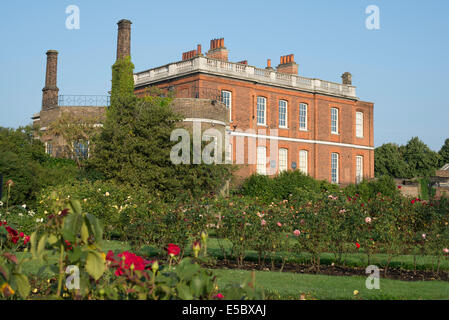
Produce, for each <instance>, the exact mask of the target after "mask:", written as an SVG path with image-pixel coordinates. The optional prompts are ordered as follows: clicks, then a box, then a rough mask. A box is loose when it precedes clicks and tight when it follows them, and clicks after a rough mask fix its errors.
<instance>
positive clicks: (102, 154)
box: [90, 57, 229, 200]
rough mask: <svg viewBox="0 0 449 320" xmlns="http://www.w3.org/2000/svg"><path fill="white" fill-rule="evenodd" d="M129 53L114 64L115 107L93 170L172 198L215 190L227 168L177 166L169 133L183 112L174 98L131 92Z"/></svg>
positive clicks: (100, 139)
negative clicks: (173, 106)
mask: <svg viewBox="0 0 449 320" xmlns="http://www.w3.org/2000/svg"><path fill="white" fill-rule="evenodd" d="M132 69H133V68H132V63H131V62H130V59H129V57H128V58H126V59H124V60H120V61H117V62H116V64H115V65H114V67H113V80H112V92H111V106H110V108H109V109H108V111H107V117H106V121H105V123H104V126H103V129H102V131H101V134H100V135H99V137H98V139H96V141H94V144H95V152H94V153H93V157H92V159H91V161H90V168H94V169H95V170H97V171H98V172H100V173H101V174H102V175H103V176H104V177H105V178H106V179H112V180H114V181H116V182H117V183H127V184H130V185H132V186H135V187H138V188H145V189H147V190H151V192H152V193H153V194H155V195H157V196H158V197H164V198H166V199H170V200H172V199H174V198H176V197H177V196H178V195H179V194H181V193H186V192H187V193H190V194H191V195H192V196H197V195H201V194H204V193H207V194H208V193H213V192H216V191H217V190H218V188H219V187H220V186H221V185H222V184H223V183H224V181H225V180H226V179H227V178H229V170H228V169H227V168H226V166H215V165H214V166H213V165H209V166H206V165H175V164H173V163H172V161H171V159H170V151H171V150H172V147H173V146H174V145H175V142H172V141H170V135H171V133H172V131H173V130H174V129H175V128H176V125H177V123H178V122H179V121H180V120H182V116H180V115H178V114H175V113H174V112H173V111H172V109H171V107H170V104H171V101H172V100H171V98H166V97H162V96H161V95H159V96H157V95H156V96H148V97H145V98H137V97H135V96H134V94H133V88H134V80H133V76H132Z"/></svg>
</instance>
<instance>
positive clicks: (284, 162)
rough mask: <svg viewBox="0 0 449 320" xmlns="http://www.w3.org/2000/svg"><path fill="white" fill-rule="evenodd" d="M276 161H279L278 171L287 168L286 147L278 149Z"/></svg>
mask: <svg viewBox="0 0 449 320" xmlns="http://www.w3.org/2000/svg"><path fill="white" fill-rule="evenodd" d="M281 155H282V156H281ZM278 161H279V172H283V171H287V170H288V149H286V148H280V149H279V154H278Z"/></svg>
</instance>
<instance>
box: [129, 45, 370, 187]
mask: <svg viewBox="0 0 449 320" xmlns="http://www.w3.org/2000/svg"><path fill="white" fill-rule="evenodd" d="M134 82H135V92H136V94H137V95H144V94H145V92H146V89H147V88H148V87H150V86H157V87H159V88H164V89H167V90H170V91H174V92H175V93H176V97H179V98H199V99H211V100H221V101H222V102H224V103H225V104H226V106H227V107H228V108H229V110H230V125H229V127H228V128H227V131H228V135H229V143H228V144H227V151H228V157H229V160H230V161H231V162H232V163H234V164H242V167H241V169H240V171H239V174H240V175H241V176H243V177H245V176H248V175H250V174H252V173H254V172H259V173H261V174H275V173H277V172H279V171H283V170H302V171H304V172H306V173H307V174H309V175H310V176H312V177H314V178H316V179H323V180H328V181H331V182H334V183H339V184H348V183H356V182H358V181H361V179H368V178H373V177H374V138H373V107H374V105H373V103H371V102H365V101H361V100H359V99H358V97H357V96H356V92H355V87H354V86H352V79H351V74H350V73H348V72H346V73H344V74H343V75H342V83H341V84H340V83H333V82H328V81H323V80H319V79H310V78H305V77H301V76H299V75H298V64H296V62H295V61H294V56H293V54H290V55H287V56H282V57H281V58H280V64H279V65H278V66H277V67H276V69H274V68H272V67H271V60H268V61H267V66H266V68H257V67H254V66H251V65H248V63H247V61H241V62H237V63H235V62H230V61H228V50H227V49H226V47H225V46H224V39H214V40H211V45H210V50H209V51H208V52H207V53H206V54H205V55H203V54H202V53H201V45H198V47H197V49H196V50H192V51H189V52H185V53H183V54H182V61H179V62H174V63H169V64H167V65H164V66H161V67H157V68H153V69H150V70H146V71H143V72H138V73H136V74H135V75H134ZM203 120H204V119H203ZM251 139H252V140H254V141H255V142H250V140H251ZM276 143H277V145H276ZM242 144H243V145H242Z"/></svg>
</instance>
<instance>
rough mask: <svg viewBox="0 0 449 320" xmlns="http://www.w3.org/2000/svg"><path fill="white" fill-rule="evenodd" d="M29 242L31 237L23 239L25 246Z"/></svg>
mask: <svg viewBox="0 0 449 320" xmlns="http://www.w3.org/2000/svg"><path fill="white" fill-rule="evenodd" d="M28 242H30V236H26V237H25V239H23V244H24V245H26V244H27V243H28Z"/></svg>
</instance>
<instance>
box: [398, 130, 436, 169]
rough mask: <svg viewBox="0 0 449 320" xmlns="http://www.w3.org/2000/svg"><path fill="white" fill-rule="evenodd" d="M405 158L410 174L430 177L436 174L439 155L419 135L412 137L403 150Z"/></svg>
mask: <svg viewBox="0 0 449 320" xmlns="http://www.w3.org/2000/svg"><path fill="white" fill-rule="evenodd" d="M402 156H403V158H404V160H405V161H406V162H407V164H408V166H409V170H410V174H411V175H412V176H413V177H429V176H432V175H434V174H435V170H436V168H437V167H438V164H439V160H440V159H439V155H438V154H437V153H436V152H434V151H432V150H430V148H429V147H428V146H427V145H426V144H425V143H424V142H422V141H421V140H419V139H418V137H414V138H412V139H411V140H410V141H409V142H408V143H407V144H406V145H405V146H404V150H403V152H402Z"/></svg>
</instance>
